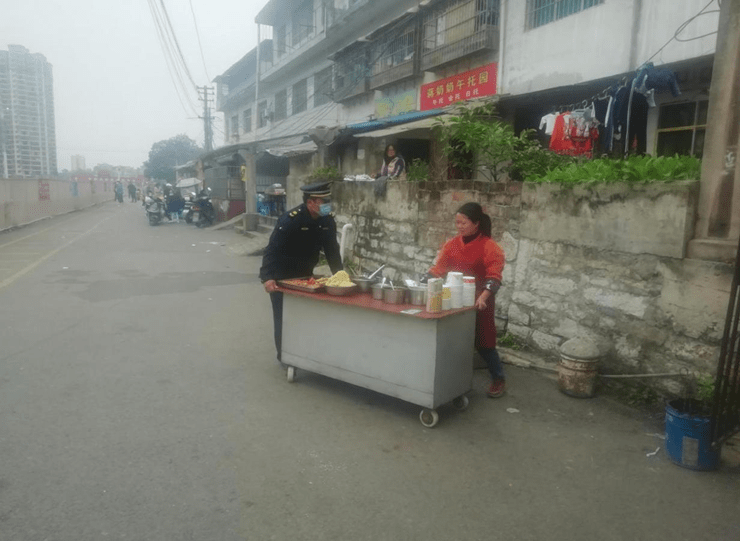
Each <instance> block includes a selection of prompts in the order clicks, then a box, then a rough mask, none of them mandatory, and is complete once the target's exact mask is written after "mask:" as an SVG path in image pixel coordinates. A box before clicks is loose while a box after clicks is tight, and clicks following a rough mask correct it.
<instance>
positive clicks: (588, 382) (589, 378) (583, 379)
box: [558, 353, 598, 398]
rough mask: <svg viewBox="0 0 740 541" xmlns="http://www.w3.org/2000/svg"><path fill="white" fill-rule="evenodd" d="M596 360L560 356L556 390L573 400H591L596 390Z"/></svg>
mask: <svg viewBox="0 0 740 541" xmlns="http://www.w3.org/2000/svg"><path fill="white" fill-rule="evenodd" d="M597 365H598V359H574V358H572V357H568V356H567V355H563V354H562V353H561V354H560V362H559V363H558V388H559V389H560V391H561V392H563V393H565V394H567V395H568V396H572V397H575V398H591V397H592V396H594V391H595V390H596V375H597V372H596V367H597Z"/></svg>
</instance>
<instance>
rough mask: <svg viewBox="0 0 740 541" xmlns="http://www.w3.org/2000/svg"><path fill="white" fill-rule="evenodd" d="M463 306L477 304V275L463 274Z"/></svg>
mask: <svg viewBox="0 0 740 541" xmlns="http://www.w3.org/2000/svg"><path fill="white" fill-rule="evenodd" d="M463 306H475V276H463Z"/></svg>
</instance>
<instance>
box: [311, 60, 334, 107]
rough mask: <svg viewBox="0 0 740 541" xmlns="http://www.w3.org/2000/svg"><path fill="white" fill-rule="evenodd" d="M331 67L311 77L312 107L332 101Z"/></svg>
mask: <svg viewBox="0 0 740 541" xmlns="http://www.w3.org/2000/svg"><path fill="white" fill-rule="evenodd" d="M331 79H332V67H331V66H329V67H328V68H326V69H322V70H321V71H319V72H317V73H316V74H315V75H314V76H313V106H314V107H318V106H319V105H324V104H325V103H329V102H330V101H331V99H332V86H331Z"/></svg>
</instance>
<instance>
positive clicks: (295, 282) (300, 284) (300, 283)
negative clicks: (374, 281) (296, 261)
mask: <svg viewBox="0 0 740 541" xmlns="http://www.w3.org/2000/svg"><path fill="white" fill-rule="evenodd" d="M326 280H327V279H326V278H319V279H316V278H314V277H311V278H290V279H288V280H278V285H281V286H283V287H287V288H292V289H298V290H301V291H319V290H320V289H323V288H324V283H325V282H326Z"/></svg>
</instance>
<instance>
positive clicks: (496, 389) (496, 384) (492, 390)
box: [486, 379, 506, 398]
mask: <svg viewBox="0 0 740 541" xmlns="http://www.w3.org/2000/svg"><path fill="white" fill-rule="evenodd" d="M504 392H506V381H505V380H503V379H495V380H493V381H492V382H491V385H490V386H489V387H488V391H486V394H487V395H488V396H489V397H491V398H498V397H499V396H501V395H503V394H504Z"/></svg>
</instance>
